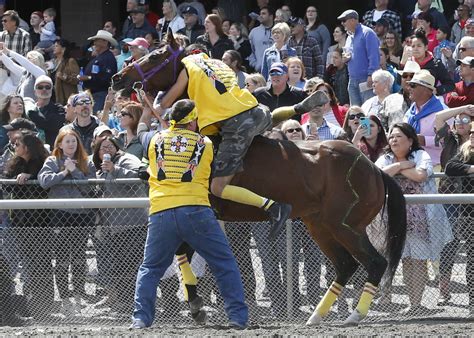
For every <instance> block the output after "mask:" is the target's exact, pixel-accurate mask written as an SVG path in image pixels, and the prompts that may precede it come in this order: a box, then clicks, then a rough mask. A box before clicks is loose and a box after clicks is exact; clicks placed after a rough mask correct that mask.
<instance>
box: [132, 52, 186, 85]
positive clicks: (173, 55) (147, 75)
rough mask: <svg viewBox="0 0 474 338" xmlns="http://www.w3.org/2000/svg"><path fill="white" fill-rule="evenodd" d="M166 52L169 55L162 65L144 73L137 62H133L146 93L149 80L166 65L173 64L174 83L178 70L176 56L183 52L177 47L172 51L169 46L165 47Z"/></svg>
mask: <svg viewBox="0 0 474 338" xmlns="http://www.w3.org/2000/svg"><path fill="white" fill-rule="evenodd" d="M167 49H168V51H169V52H170V53H171V54H170V56H168V57H167V58H166V59H165V60H164V61H163V62H162V63H160V64H158V65H156V66H155V67H153V68H152V69H150V70H148V71H147V72H146V73H145V72H143V69H142V67H140V65H139V64H138V63H137V62H133V67H135V69H136V70H137V72H138V74H140V77H141V78H142V80H141V83H142V84H143V89H144V90H145V91H146V84H147V82H148V80H149V79H151V78H152V77H153V76H154V75H155V74H156V73H158V72H159V71H160V70H162V69H163V68H164V67H166V65H168V63H170V62H173V82H176V79H177V75H178V74H177V73H176V70H177V68H178V56H179V55H180V54H181V53H182V52H183V48H181V47H179V48H178V49H172V48H171V46H168V47H167Z"/></svg>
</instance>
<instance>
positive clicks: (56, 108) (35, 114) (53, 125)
mask: <svg viewBox="0 0 474 338" xmlns="http://www.w3.org/2000/svg"><path fill="white" fill-rule="evenodd" d="M27 115H28V117H29V119H30V120H31V121H33V122H34V123H35V124H36V127H38V128H39V129H43V130H44V134H45V141H46V142H45V143H47V144H49V145H50V146H51V149H53V146H54V141H55V140H56V136H58V132H59V129H61V127H62V126H63V125H64V121H65V120H66V118H65V116H66V111H65V110H64V107H63V106H61V105H60V104H59V103H53V101H49V103H48V104H47V105H46V106H44V107H42V108H35V109H33V110H29V111H28V112H27Z"/></svg>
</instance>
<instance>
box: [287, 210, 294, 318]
mask: <svg viewBox="0 0 474 338" xmlns="http://www.w3.org/2000/svg"><path fill="white" fill-rule="evenodd" d="M292 237H293V229H292V221H291V219H288V220H287V221H286V314H287V316H288V318H292V317H293V241H292Z"/></svg>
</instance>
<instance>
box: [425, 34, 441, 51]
mask: <svg viewBox="0 0 474 338" xmlns="http://www.w3.org/2000/svg"><path fill="white" fill-rule="evenodd" d="M426 38H427V39H428V50H429V51H430V52H431V53H433V52H434V49H435V47H436V46H437V45H439V41H438V40H436V29H434V28H431V32H429V33H428V34H427V35H426Z"/></svg>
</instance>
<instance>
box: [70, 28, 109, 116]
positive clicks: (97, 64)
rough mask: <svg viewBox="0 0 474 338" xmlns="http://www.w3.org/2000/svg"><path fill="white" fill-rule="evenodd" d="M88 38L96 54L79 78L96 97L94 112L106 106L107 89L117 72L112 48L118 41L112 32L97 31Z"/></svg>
mask: <svg viewBox="0 0 474 338" xmlns="http://www.w3.org/2000/svg"><path fill="white" fill-rule="evenodd" d="M87 40H93V41H94V42H93V44H94V49H95V53H96V56H95V57H94V58H93V59H92V60H90V61H89V63H88V64H87V66H86V68H85V69H84V75H78V77H77V78H78V80H79V81H83V86H84V88H85V89H89V90H90V92H91V93H92V97H93V98H94V107H93V111H94V113H95V112H97V111H98V110H101V109H102V108H103V106H104V102H105V97H106V96H107V90H108V88H109V86H110V79H111V78H112V75H114V74H115V73H117V61H116V60H115V56H114V54H113V53H112V51H111V50H110V47H111V46H112V45H113V46H116V45H117V41H116V40H115V39H114V38H113V36H112V34H111V33H110V32H107V31H105V30H99V31H97V34H96V35H94V36H91V37H90V38H88V39H87Z"/></svg>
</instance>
